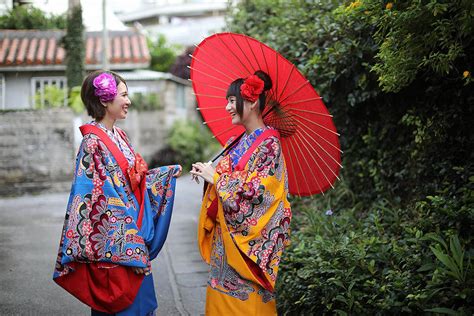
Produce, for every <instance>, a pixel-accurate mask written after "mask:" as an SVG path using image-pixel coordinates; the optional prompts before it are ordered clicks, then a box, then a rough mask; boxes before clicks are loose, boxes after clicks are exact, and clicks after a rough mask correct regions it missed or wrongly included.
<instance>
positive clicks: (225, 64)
mask: <svg viewBox="0 0 474 316" xmlns="http://www.w3.org/2000/svg"><path fill="white" fill-rule="evenodd" d="M190 68H191V81H192V83H193V89H194V92H195V95H196V98H197V102H198V110H200V111H201V113H202V116H203V118H204V120H205V122H204V124H207V125H208V126H209V128H210V130H211V131H212V133H213V134H214V136H215V137H216V138H217V140H218V141H219V142H220V143H221V144H222V145H223V144H225V143H226V142H227V141H228V140H229V138H230V137H232V136H239V135H241V134H242V133H243V132H244V128H243V127H242V126H236V125H232V123H231V117H230V115H229V114H228V113H227V112H226V110H225V106H226V104H227V100H226V98H225V97H226V92H227V88H228V87H229V85H230V83H231V82H232V81H234V80H235V79H237V78H246V77H248V76H249V75H251V74H253V73H254V72H255V71H256V70H259V69H260V70H263V71H265V72H266V73H268V74H269V75H270V77H271V78H272V81H273V88H272V89H271V90H270V91H268V92H267V104H266V105H265V109H264V111H263V117H264V122H265V124H267V125H270V126H273V127H275V128H276V129H277V130H278V131H279V132H280V136H281V144H282V150H283V154H284V157H285V160H286V164H287V169H288V181H289V190H290V193H291V194H294V195H299V196H306V195H312V194H317V193H322V192H324V191H325V190H327V189H328V188H329V187H332V185H333V183H334V181H335V180H336V179H338V176H337V175H338V173H339V169H340V168H341V167H342V166H341V164H340V162H341V150H340V146H339V138H338V137H339V134H338V133H337V132H336V128H335V126H334V123H333V121H332V116H331V115H330V114H329V112H328V110H327V109H326V107H325V106H324V103H323V102H322V100H321V97H320V96H319V95H318V93H316V91H315V90H314V88H313V87H312V86H311V84H310V83H309V81H308V80H307V79H306V78H305V77H304V76H303V75H302V74H301V73H300V72H299V71H298V69H297V68H296V67H295V66H294V65H293V64H292V63H290V62H289V61H288V60H286V59H285V58H284V57H282V56H281V55H280V54H279V53H278V52H276V51H275V50H273V49H272V48H270V47H268V46H267V45H265V44H263V43H261V42H259V41H257V40H255V39H253V38H251V37H248V36H246V35H242V34H235V33H218V34H214V35H212V36H209V37H207V38H205V39H204V40H203V41H202V42H201V43H200V44H199V45H197V46H196V49H195V50H194V53H193V55H192V62H191V67H190Z"/></svg>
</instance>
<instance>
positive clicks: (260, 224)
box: [203, 136, 291, 291]
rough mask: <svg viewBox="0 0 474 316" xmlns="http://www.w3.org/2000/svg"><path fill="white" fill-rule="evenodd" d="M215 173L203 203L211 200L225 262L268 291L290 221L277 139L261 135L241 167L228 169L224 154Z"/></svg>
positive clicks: (286, 242) (283, 168)
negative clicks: (215, 208)
mask: <svg viewBox="0 0 474 316" xmlns="http://www.w3.org/2000/svg"><path fill="white" fill-rule="evenodd" d="M216 171H217V173H216V174H215V176H214V181H215V186H212V188H210V189H208V191H207V192H206V193H207V194H208V197H209V198H207V199H205V201H204V202H205V203H206V204H207V205H208V206H211V205H212V204H213V203H215V202H214V201H216V202H217V205H218V207H217V218H218V219H219V223H220V225H221V228H222V238H223V242H224V247H225V250H226V256H227V261H228V263H229V265H231V266H232V267H233V268H234V269H235V270H237V271H238V273H239V274H240V275H241V276H242V277H244V278H246V279H249V280H253V281H255V282H257V283H259V284H260V285H261V286H262V287H264V288H266V289H268V290H270V291H272V290H273V288H274V284H275V281H276V276H277V273H278V265H279V263H280V258H281V254H282V252H283V249H284V247H285V246H286V245H287V244H288V242H289V224H290V220H291V209H290V204H289V202H288V200H287V195H288V187H287V178H286V167H285V161H284V159H283V155H282V153H281V146H280V141H279V139H278V138H277V137H274V136H271V137H268V138H266V139H264V140H263V141H262V142H261V143H260V144H259V146H258V147H257V148H256V150H255V152H254V153H253V154H252V155H251V157H250V159H249V160H248V162H247V164H246V165H245V167H244V168H242V170H239V168H236V169H235V170H232V169H231V168H230V159H229V157H225V158H224V159H223V160H221V162H220V163H219V165H218V167H217V168H216ZM212 191H214V192H215V193H212ZM214 194H215V197H217V199H214V200H212V199H211V198H212V197H213V195H214ZM203 204H204V203H203ZM207 220H208V221H209V220H210V219H209V217H208V218H207Z"/></svg>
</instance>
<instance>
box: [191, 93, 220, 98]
mask: <svg viewBox="0 0 474 316" xmlns="http://www.w3.org/2000/svg"><path fill="white" fill-rule="evenodd" d="M193 94H194V95H196V96H199V97H208V98H215V99H225V97H223V96H221V95H210V94H201V93H193Z"/></svg>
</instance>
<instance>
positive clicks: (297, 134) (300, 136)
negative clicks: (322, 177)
mask: <svg viewBox="0 0 474 316" xmlns="http://www.w3.org/2000/svg"><path fill="white" fill-rule="evenodd" d="M295 135H296V137H298V139H300V140H301V141H304V142H305V143H306V144H308V145H309V148H311V149H312V150H313V151H314V153H315V154H316V155H317V156H318V158H319V159H321V160H322V161H323V162H324V164H325V165H326V167H327V168H328V169H329V170H330V171H331V173H332V174H333V175H334V176H335V177H336V178H337V179H338V180H340V179H339V177H338V175H337V174H336V173H335V172H334V171H333V168H331V167H330V166H329V165H328V163H327V162H326V160H324V159H323V157H321V155H320V154H319V153H318V151H317V150H316V148H314V147H313V146H311V144H310V143H309V142H308V140H306V139H305V138H304V137H303V135H302V134H301V133H299V131H297V132H296V133H295ZM313 141H314V139H313ZM323 150H324V149H323ZM326 154H327V155H328V156H330V155H329V154H328V153H327V152H326ZM341 168H342V166H341ZM321 172H322V170H321Z"/></svg>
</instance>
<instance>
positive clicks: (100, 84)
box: [92, 72, 117, 102]
mask: <svg viewBox="0 0 474 316" xmlns="http://www.w3.org/2000/svg"><path fill="white" fill-rule="evenodd" d="M92 84H93V85H94V88H95V91H94V94H95V95H96V96H98V97H99V99H100V101H102V102H109V101H112V100H113V99H115V96H116V95H117V84H116V83H115V78H114V76H112V75H111V74H109V73H107V72H104V73H102V74H100V75H99V76H97V77H95V79H94V81H93V82H92Z"/></svg>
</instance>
